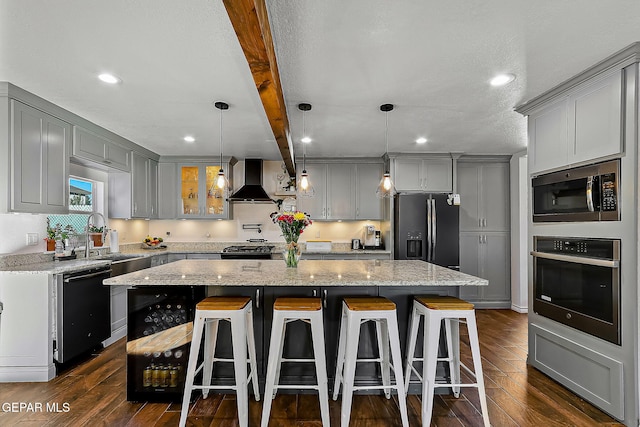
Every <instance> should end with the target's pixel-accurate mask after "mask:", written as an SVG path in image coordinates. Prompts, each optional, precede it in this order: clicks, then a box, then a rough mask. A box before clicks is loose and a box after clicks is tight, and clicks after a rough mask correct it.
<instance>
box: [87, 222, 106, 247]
mask: <svg viewBox="0 0 640 427" xmlns="http://www.w3.org/2000/svg"><path fill="white" fill-rule="evenodd" d="M87 233H89V238H90V239H91V240H92V241H93V246H94V247H100V246H102V241H103V239H104V236H105V234H106V228H105V227H104V226H102V227H97V226H95V225H93V224H89V227H88V228H87Z"/></svg>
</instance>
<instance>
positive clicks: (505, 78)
mask: <svg viewBox="0 0 640 427" xmlns="http://www.w3.org/2000/svg"><path fill="white" fill-rule="evenodd" d="M515 79H516V76H514V75H513V74H498V75H497V76H495V77H494V78H492V79H491V81H490V82H489V83H490V84H491V86H504V85H506V84H508V83H511V82H512V81H514V80H515Z"/></svg>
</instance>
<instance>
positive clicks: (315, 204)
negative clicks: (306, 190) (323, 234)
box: [296, 163, 327, 221]
mask: <svg viewBox="0 0 640 427" xmlns="http://www.w3.org/2000/svg"><path fill="white" fill-rule="evenodd" d="M305 170H306V171H307V173H308V174H309V183H310V184H311V185H312V186H313V189H314V190H315V195H314V196H313V197H298V198H297V200H296V208H297V209H298V210H299V211H302V212H306V213H307V214H308V215H309V216H310V217H311V219H312V220H313V221H317V220H322V219H326V218H325V215H326V199H327V167H326V164H322V163H307V164H306V165H305ZM298 172H299V173H298V180H299V179H300V176H299V175H300V172H302V169H300V168H298Z"/></svg>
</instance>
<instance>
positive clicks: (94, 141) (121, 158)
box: [73, 126, 131, 172]
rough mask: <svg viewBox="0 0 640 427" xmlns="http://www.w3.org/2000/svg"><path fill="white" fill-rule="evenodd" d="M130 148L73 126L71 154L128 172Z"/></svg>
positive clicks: (129, 168)
mask: <svg viewBox="0 0 640 427" xmlns="http://www.w3.org/2000/svg"><path fill="white" fill-rule="evenodd" d="M130 153H131V151H130V149H127V148H124V147H122V146H120V145H118V144H116V143H115V142H113V141H111V140H109V139H107V138H106V137H104V136H102V135H98V134H96V133H94V132H91V131H90V130H87V129H84V128H82V127H80V126H74V127H73V156H74V157H77V158H79V159H84V160H90V161H92V162H96V163H99V164H101V165H104V166H107V167H109V168H115V169H119V170H121V171H125V172H129V171H130V170H131V160H130Z"/></svg>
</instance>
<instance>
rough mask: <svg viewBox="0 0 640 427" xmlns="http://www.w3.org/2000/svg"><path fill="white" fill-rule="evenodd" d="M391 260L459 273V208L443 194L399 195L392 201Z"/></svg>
mask: <svg viewBox="0 0 640 427" xmlns="http://www.w3.org/2000/svg"><path fill="white" fill-rule="evenodd" d="M394 202H395V203H394V234H395V239H394V240H395V243H394V253H395V255H394V256H395V259H418V260H423V261H427V262H431V263H434V264H438V265H441V266H443V267H448V268H451V269H454V270H459V269H460V261H459V260H460V227H459V206H456V205H453V204H449V202H448V201H447V194H399V195H396V196H395V201H394Z"/></svg>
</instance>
